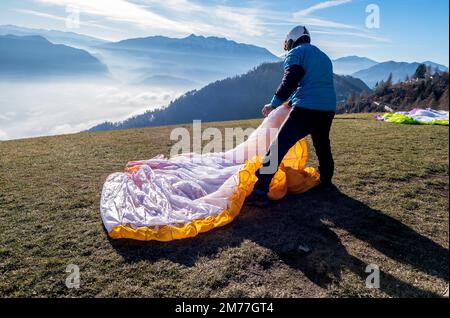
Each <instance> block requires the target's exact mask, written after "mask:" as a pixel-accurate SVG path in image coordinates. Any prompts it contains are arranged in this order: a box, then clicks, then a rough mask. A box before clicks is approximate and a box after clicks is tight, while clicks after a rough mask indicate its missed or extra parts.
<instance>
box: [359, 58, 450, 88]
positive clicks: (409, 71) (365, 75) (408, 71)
mask: <svg viewBox="0 0 450 318" xmlns="http://www.w3.org/2000/svg"><path fill="white" fill-rule="evenodd" d="M420 64H425V65H426V66H430V67H431V68H432V69H433V70H436V69H437V70H439V71H440V72H447V71H448V67H446V66H444V65H440V64H437V63H433V62H430V61H425V62H422V63H417V62H414V63H406V62H395V61H388V62H383V63H378V64H375V65H374V66H372V67H370V68H368V69H363V70H360V71H358V72H355V73H353V74H352V76H354V77H357V78H360V79H362V80H363V81H364V82H365V83H366V84H367V85H368V86H369V87H371V88H373V87H375V85H376V83H379V82H381V81H386V80H387V79H388V77H389V75H390V74H391V73H392V81H393V82H394V83H396V82H398V81H404V80H405V78H406V77H407V76H408V77H411V76H413V75H414V73H415V72H416V70H417V67H418V66H419V65H420Z"/></svg>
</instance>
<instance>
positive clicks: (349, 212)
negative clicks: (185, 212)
mask: <svg viewBox="0 0 450 318" xmlns="http://www.w3.org/2000/svg"><path fill="white" fill-rule="evenodd" d="M336 230H344V231H345V232H347V233H349V234H351V235H352V236H353V237H355V238H356V239H358V240H360V241H362V244H365V245H367V246H368V248H372V249H375V250H377V251H379V252H380V253H382V254H384V255H386V256H388V257H389V258H391V259H393V260H395V261H397V262H399V263H402V264H409V265H411V266H413V267H414V268H415V269H417V270H420V271H422V272H424V273H426V274H429V275H432V276H435V277H438V278H441V279H443V280H448V276H449V275H448V271H449V269H448V255H449V254H448V249H445V248H443V247H442V246H440V245H438V244H436V243H435V242H433V241H432V240H430V239H428V238H426V237H425V236H422V235H420V234H419V233H417V232H416V231H414V230H413V229H411V228H410V227H408V226H406V225H404V224H403V223H401V222H399V221H398V220H396V219H394V218H392V217H390V216H387V215H386V214H384V213H382V212H381V211H377V210H374V209H372V208H370V207H368V206H367V205H365V204H364V203H362V202H360V201H357V200H355V199H353V198H351V197H349V196H347V195H345V194H344V193H342V192H340V191H339V190H338V189H335V190H332V191H331V192H329V193H326V194H324V193H322V192H321V191H320V190H319V189H313V190H311V191H309V192H308V193H305V194H302V195H297V196H288V197H286V198H285V199H284V200H282V201H280V202H278V203H274V204H273V205H272V206H271V207H270V208H267V209H256V208H248V207H244V208H243V209H242V211H241V215H240V216H239V217H238V218H237V219H236V220H235V221H234V222H232V223H231V224H229V225H227V226H225V227H223V228H220V229H216V230H213V231H211V232H208V233H203V234H201V235H199V236H197V237H195V238H192V239H187V240H181V241H174V242H169V243H159V242H137V241H131V240H117V241H115V240H111V244H112V245H113V247H114V248H115V249H116V250H117V252H118V253H120V254H121V255H122V256H123V257H124V259H125V260H126V261H128V262H134V261H140V260H148V261H156V260H161V259H168V260H171V261H173V262H177V263H180V264H183V265H186V266H194V265H195V263H196V261H197V260H198V258H199V257H215V255H216V254H217V253H218V251H220V250H223V249H227V248H229V247H236V246H239V245H241V243H242V242H243V241H244V240H249V241H252V242H255V243H256V244H259V245H261V246H264V247H266V248H269V249H271V250H272V251H273V252H275V253H276V254H278V255H279V257H280V258H281V259H282V260H283V262H285V263H286V264H287V265H289V266H290V267H292V268H294V269H297V270H300V271H302V272H303V273H304V274H305V276H307V277H308V278H309V279H310V280H311V281H312V282H314V283H315V284H317V285H319V286H321V287H327V286H329V284H330V283H332V282H333V281H338V282H339V281H341V271H342V270H343V269H346V270H350V271H352V272H353V273H355V274H356V275H358V276H359V277H360V278H361V280H362V282H365V280H366V277H367V276H368V275H369V274H368V273H366V272H365V269H366V266H367V265H368V264H367V263H366V262H364V261H363V260H360V259H359V258H357V257H355V256H353V255H350V254H349V253H348V252H347V249H346V247H345V246H344V245H343V243H342V242H341V239H340V238H339V236H338V235H337V234H336ZM351 244H358V243H354V240H353V243H351ZM299 245H302V246H308V247H309V248H310V249H311V251H310V252H308V253H305V252H301V251H299V250H298V249H297V248H298V246H299ZM376 265H379V266H380V269H381V274H380V275H381V277H380V281H381V286H380V288H381V290H383V291H384V292H386V293H387V294H388V295H390V296H394V297H427V296H428V297H429V296H437V295H434V294H431V293H429V292H427V291H423V290H421V289H419V288H417V287H415V286H413V285H411V284H409V283H407V282H404V281H401V280H399V279H397V278H396V277H394V276H392V275H390V274H388V273H386V272H383V265H384V264H376ZM391 270H395V269H393V268H391Z"/></svg>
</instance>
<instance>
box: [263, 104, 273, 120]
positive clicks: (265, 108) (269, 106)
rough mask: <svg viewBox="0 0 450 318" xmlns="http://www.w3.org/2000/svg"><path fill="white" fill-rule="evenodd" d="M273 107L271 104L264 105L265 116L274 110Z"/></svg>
mask: <svg viewBox="0 0 450 318" xmlns="http://www.w3.org/2000/svg"><path fill="white" fill-rule="evenodd" d="M272 110H273V107H272V105H270V104H267V105H264V107H263V109H262V114H263V116H264V117H267V116H269V114H270V113H271V112H272Z"/></svg>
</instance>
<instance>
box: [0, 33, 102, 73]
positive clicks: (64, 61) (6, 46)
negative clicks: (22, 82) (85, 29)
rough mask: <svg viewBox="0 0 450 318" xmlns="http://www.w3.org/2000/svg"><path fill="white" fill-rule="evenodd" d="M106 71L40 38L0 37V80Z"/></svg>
mask: <svg viewBox="0 0 450 318" xmlns="http://www.w3.org/2000/svg"><path fill="white" fill-rule="evenodd" d="M107 74H108V69H107V67H106V66H105V65H103V64H102V63H101V62H100V61H99V60H98V59H96V58H95V57H93V56H92V55H91V54H89V53H88V52H86V51H84V50H80V49H75V48H72V47H69V46H65V45H59V44H58V45H55V44H53V43H51V42H49V41H48V40H47V39H45V38H43V37H42V36H38V35H32V36H15V35H6V36H0V77H2V76H7V77H8V78H15V77H24V78H27V79H28V78H30V77H36V76H38V77H45V76H78V75H101V76H106V75H107Z"/></svg>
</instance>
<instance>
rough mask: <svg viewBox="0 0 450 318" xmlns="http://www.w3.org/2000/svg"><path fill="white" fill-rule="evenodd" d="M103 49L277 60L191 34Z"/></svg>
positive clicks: (251, 49) (245, 47) (239, 45)
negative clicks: (152, 50) (161, 51)
mask: <svg viewBox="0 0 450 318" xmlns="http://www.w3.org/2000/svg"><path fill="white" fill-rule="evenodd" d="M101 47H103V48H111V49H117V48H125V49H137V50H141V49H143V50H150V49H156V50H163V51H164V50H168V51H177V52H190V53H197V54H211V53H213V54H216V55H218V56H238V55H240V56H241V57H245V56H249V57H252V58H253V57H255V56H260V57H265V58H271V59H278V58H277V57H276V56H275V55H273V54H272V53H270V52H269V51H268V50H267V49H265V48H262V47H258V46H255V45H251V44H243V43H237V42H235V41H232V40H228V39H226V38H220V37H215V36H210V37H205V36H201V35H199V36H197V35H195V34H191V35H189V36H187V37H185V38H170V37H165V36H150V37H145V38H135V39H127V40H123V41H119V42H110V43H106V44H103V45H101Z"/></svg>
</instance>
